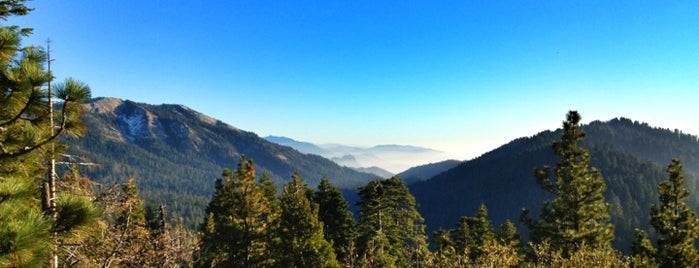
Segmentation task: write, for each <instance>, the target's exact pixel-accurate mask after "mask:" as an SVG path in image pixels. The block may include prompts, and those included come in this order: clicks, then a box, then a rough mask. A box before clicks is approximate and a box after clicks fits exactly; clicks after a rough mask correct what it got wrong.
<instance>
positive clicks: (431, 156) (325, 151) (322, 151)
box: [265, 136, 450, 175]
mask: <svg viewBox="0 0 699 268" xmlns="http://www.w3.org/2000/svg"><path fill="white" fill-rule="evenodd" d="M265 139H267V140H268V141H271V142H274V143H277V144H280V145H285V146H289V147H292V148H294V149H297V150H299V151H300V152H302V153H308V154H316V155H320V156H323V157H325V158H328V159H331V160H333V161H335V162H336V163H338V164H339V165H341V166H346V167H351V168H380V169H383V170H385V171H387V172H388V173H390V174H396V173H399V172H402V171H405V170H407V169H409V168H411V167H414V166H418V165H424V164H426V163H431V162H437V161H443V160H446V159H449V158H450V156H449V154H447V153H445V152H442V151H438V150H434V149H430V148H424V147H418V146H411V145H398V144H382V145H375V146H372V147H359V146H348V145H342V144H320V145H318V144H313V143H310V142H304V141H297V140H294V139H292V138H289V137H281V136H267V137H265ZM379 173H383V174H388V173H386V172H379ZM377 175H380V174H377Z"/></svg>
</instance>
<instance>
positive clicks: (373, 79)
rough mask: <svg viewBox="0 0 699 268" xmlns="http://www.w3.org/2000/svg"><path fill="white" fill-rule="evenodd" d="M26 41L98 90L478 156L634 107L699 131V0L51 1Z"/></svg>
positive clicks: (224, 115) (42, 0) (311, 132)
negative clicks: (566, 123)
mask: <svg viewBox="0 0 699 268" xmlns="http://www.w3.org/2000/svg"><path fill="white" fill-rule="evenodd" d="M30 6H33V7H35V8H36V10H35V11H34V12H32V13H31V14H30V15H29V16H26V17H23V18H13V19H10V20H9V21H7V22H4V23H11V24H20V25H22V26H25V27H33V28H35V32H34V35H33V36H32V37H31V38H28V39H26V40H25V44H26V45H29V44H34V45H43V44H44V43H45V40H47V39H49V38H50V39H51V40H52V41H53V42H52V51H53V54H52V56H53V58H55V62H54V65H53V68H54V70H55V74H56V76H57V77H58V78H59V79H62V78H65V77H66V76H72V77H75V78H77V79H79V80H82V81H84V82H86V83H88V84H89V85H90V86H91V88H92V90H93V96H95V97H97V96H111V97H118V98H123V99H130V100H134V101H138V102H146V103H151V104H160V103H176V104H184V105H187V106H189V107H191V108H193V109H196V110H198V111H201V112H203V113H205V114H208V115H210V116H213V117H215V118H217V119H220V120H222V121H224V122H227V123H229V124H232V125H234V126H236V127H238V128H241V129H244V130H248V131H252V132H255V133H257V134H259V135H261V136H265V135H270V134H271V135H283V136H288V137H291V138H294V139H297V140H303V141H310V142H315V143H343V144H352V145H367V146H369V145H375V144H388V143H393V144H410V145H417V146H425V147H431V148H435V149H440V150H444V151H448V152H451V153H453V154H455V155H456V156H458V157H459V158H462V159H466V158H471V157H474V156H477V155H479V154H481V153H484V152H485V151H487V150H490V149H493V148H495V147H496V146H498V145H500V144H503V143H505V142H507V141H510V140H512V139H514V138H517V137H521V136H530V135H533V134H536V133H537V132H539V131H541V130H544V129H554V128H557V127H560V125H561V122H562V121H563V119H564V117H565V114H566V112H567V111H568V110H570V109H576V110H578V111H579V112H580V113H581V114H582V116H583V120H584V121H585V122H589V121H591V120H609V119H612V118H614V117H619V116H624V117H628V118H631V119H634V120H638V121H643V122H647V123H649V124H651V125H653V126H658V127H665V128H671V129H674V128H678V129H680V130H683V131H684V132H688V133H693V134H699V105H697V102H698V101H699V2H697V1H589V0H585V1H558V2H557V1H516V2H507V1H463V0H461V1H410V0H409V1H259V0H254V1H135V0H133V1H131V0H127V1H94V0H70V1H57V0H35V1H33V2H30Z"/></svg>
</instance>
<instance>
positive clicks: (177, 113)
mask: <svg viewBox="0 0 699 268" xmlns="http://www.w3.org/2000/svg"><path fill="white" fill-rule="evenodd" d="M85 108H86V114H85V116H84V120H85V123H86V124H87V129H88V132H87V135H86V136H85V137H83V138H80V139H66V140H65V141H66V143H67V144H68V146H69V149H68V153H69V154H71V155H76V156H82V157H85V158H87V159H89V160H90V161H91V162H94V163H97V164H98V165H99V167H98V168H89V169H85V170H84V171H83V173H85V174H87V175H89V176H90V177H91V178H92V179H94V180H96V181H98V182H101V183H105V184H111V183H115V182H120V181H124V180H126V179H127V178H128V177H131V176H134V177H136V178H137V179H139V185H140V187H141V190H142V194H143V196H144V197H145V198H146V199H147V200H148V201H151V202H162V203H165V204H175V205H171V206H174V208H171V209H170V211H172V212H173V213H178V214H179V215H178V216H182V217H185V218H189V219H193V220H201V219H203V214H202V213H203V209H204V207H205V206H206V202H207V200H208V198H209V196H210V194H211V193H212V192H213V186H214V183H213V182H214V180H215V179H216V178H217V177H219V176H220V174H221V172H222V171H223V169H224V168H230V169H233V168H235V167H236V165H237V164H238V162H239V160H240V158H241V157H242V156H243V155H244V156H246V157H248V158H249V159H252V160H253V161H254V162H255V165H256V171H257V172H258V173H259V174H260V175H261V174H263V173H267V174H269V175H270V176H271V178H272V179H273V180H274V181H276V182H277V183H279V184H281V183H284V182H286V181H288V180H289V179H290V178H291V175H292V174H293V173H294V172H298V173H299V174H300V175H301V177H302V178H303V179H304V180H305V181H306V182H307V183H308V184H309V185H316V184H317V183H318V182H319V181H320V179H321V178H322V177H323V176H327V177H328V178H329V179H330V180H331V182H332V183H333V184H335V185H337V186H338V187H340V188H343V189H356V187H359V186H362V185H364V184H366V183H367V182H368V181H369V180H371V179H373V178H374V177H375V176H374V175H371V174H368V173H362V172H357V171H355V170H352V169H350V168H346V167H341V166H339V165H337V164H335V163H334V162H332V161H330V160H328V159H325V158H322V157H320V156H316V155H308V154H303V153H300V152H298V151H297V150H295V149H292V148H290V147H287V146H281V145H277V144H275V143H271V142H268V141H267V140H265V139H262V138H260V137H259V136H257V135H256V134H254V133H252V132H247V131H243V130H240V129H238V128H236V127H233V126H231V125H228V124H225V123H223V122H221V121H219V120H216V119H213V118H211V117H209V116H206V115H204V114H201V113H199V112H197V111H194V110H192V109H190V108H188V107H186V106H183V105H172V104H163V105H150V104H143V103H137V102H132V101H128V100H120V99H116V98H96V99H93V100H92V101H91V102H90V103H89V104H86V106H85ZM185 201H186V202H188V204H189V205H191V206H189V207H184V206H183V205H180V204H181V203H183V202H185Z"/></svg>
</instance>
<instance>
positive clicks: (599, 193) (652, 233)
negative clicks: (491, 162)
mask: <svg viewBox="0 0 699 268" xmlns="http://www.w3.org/2000/svg"><path fill="white" fill-rule="evenodd" d="M31 11H32V9H31V8H29V7H27V6H26V3H25V0H9V1H3V2H0V19H3V21H6V19H7V18H8V17H10V16H24V15H27V14H29V13H30V12H31ZM30 34H31V29H28V28H22V27H20V26H7V25H3V26H1V27H0V70H1V71H0V87H2V88H3V94H2V95H0V267H348V268H349V267H382V268H383V267H696V266H698V265H699V252H698V251H697V239H698V238H699V224H698V222H697V221H698V220H697V218H696V213H695V212H694V209H693V208H694V207H696V206H695V204H696V201H694V200H696V197H695V196H693V195H692V194H693V193H696V190H694V189H695V187H696V186H695V185H693V184H691V183H690V182H689V181H690V180H689V176H688V175H687V174H688V173H687V172H686V170H685V167H684V166H683V164H685V163H684V162H682V159H686V158H690V159H691V160H694V158H691V157H686V155H688V154H694V153H696V152H683V151H677V154H676V155H673V156H667V155H659V154H655V153H654V152H656V151H655V150H653V149H652V148H651V149H648V150H646V151H639V152H636V153H639V154H647V155H652V157H656V158H659V159H655V160H657V161H663V162H664V163H665V165H664V168H663V169H662V170H660V171H658V170H656V169H654V168H653V167H652V166H644V165H645V164H646V162H642V163H640V162H635V164H636V166H637V167H639V168H637V169H624V168H618V169H620V170H619V171H618V172H615V173H614V174H615V175H614V176H618V175H616V174H621V173H624V174H626V177H614V179H609V178H607V177H605V174H604V173H603V172H602V170H611V169H613V168H615V167H628V166H629V165H621V164H618V165H616V166H612V167H606V166H605V167H600V166H598V165H597V164H598V163H611V162H616V163H621V162H623V161H627V160H626V159H627V158H624V157H623V156H618V157H617V155H615V154H614V153H599V152H605V151H610V150H611V149H610V148H608V147H602V148H600V147H593V146H589V143H588V142H587V141H588V138H589V137H588V133H587V132H586V131H585V128H583V126H582V125H581V123H580V121H581V115H580V114H579V113H578V112H577V111H569V112H568V113H567V114H566V115H565V119H564V121H563V125H562V129H561V130H560V131H556V132H548V133H547V135H548V137H550V138H551V139H550V141H551V142H548V141H549V140H548V139H546V140H545V141H546V142H544V145H541V143H539V144H538V145H535V146H534V148H530V149H531V150H534V151H538V150H542V151H546V152H548V153H547V154H545V156H543V157H542V158H543V159H529V158H527V157H523V156H522V155H516V154H513V155H514V156H512V157H514V158H516V157H522V158H523V159H519V161H513V162H516V163H519V164H522V165H530V166H529V169H530V170H532V172H531V173H530V174H524V175H522V176H521V178H520V179H521V180H529V181H531V182H535V183H536V184H535V185H536V187H537V189H536V191H540V192H543V193H545V195H544V196H546V197H547V199H546V200H545V201H543V202H538V200H537V199H529V200H524V199H526V198H527V197H526V196H522V198H523V199H522V200H520V201H519V202H520V203H519V204H522V205H521V210H517V211H516V212H515V213H516V215H515V216H513V217H509V216H511V214H508V213H512V211H506V212H503V210H505V207H506V206H490V207H489V206H488V205H486V203H488V202H481V203H480V205H478V206H476V207H473V208H467V209H464V208H463V207H464V206H460V207H459V208H450V207H445V208H443V209H448V210H454V209H459V210H462V211H465V210H468V209H472V210H470V213H461V215H460V216H459V217H457V218H450V217H443V218H440V217H439V216H434V217H433V216H430V218H432V219H433V220H432V222H427V220H426V218H425V217H423V213H421V211H428V212H429V213H431V214H435V213H436V214H439V212H440V209H437V208H434V209H428V210H425V208H424V207H422V204H425V205H424V206H427V207H429V206H430V205H429V202H424V201H423V202H418V199H416V196H418V197H420V198H421V199H422V200H427V199H426V198H428V197H429V196H430V194H429V193H425V192H420V189H423V190H424V189H427V187H426V186H427V185H429V183H440V182H441V183H444V185H450V184H447V182H449V181H450V180H452V179H451V177H450V176H451V175H454V174H456V173H458V172H459V170H462V169H468V164H460V165H458V166H457V167H455V168H453V169H450V170H449V171H447V172H445V173H441V175H438V176H436V177H435V178H433V179H424V180H423V179H420V182H417V183H415V184H411V185H409V184H408V183H406V182H405V181H404V180H402V179H401V178H398V177H391V178H385V179H374V180H369V181H367V182H362V184H361V185H359V187H357V188H356V191H355V192H354V195H352V200H350V201H348V199H346V198H347V196H348V195H345V194H343V192H345V191H346V190H347V188H348V187H349V188H351V187H354V186H355V185H356V184H357V183H358V181H360V180H359V179H357V180H356V181H355V180H352V181H345V182H344V183H346V184H343V185H342V188H340V187H338V185H336V184H335V183H333V182H332V181H333V178H331V177H328V176H318V177H313V178H308V177H304V176H307V175H306V174H302V173H301V172H292V173H291V175H290V176H289V177H288V178H279V175H278V174H272V173H270V171H269V170H266V169H265V170H258V169H259V168H258V164H257V162H256V161H260V162H272V161H273V159H272V158H273V157H266V156H262V155H261V157H260V158H261V159H259V160H258V159H255V157H254V156H245V155H240V156H238V158H237V160H238V161H237V162H236V163H228V165H234V166H235V167H234V168H232V169H228V168H224V169H221V170H217V171H216V172H218V175H217V176H216V177H217V178H216V179H215V180H214V181H213V182H212V183H211V184H212V185H210V186H211V187H212V189H213V191H212V193H211V194H210V195H208V196H206V197H202V195H198V194H201V193H197V194H194V193H189V195H183V196H186V197H187V198H191V199H193V200H187V198H183V199H180V202H181V203H180V204H174V203H170V202H168V201H170V200H174V199H178V198H179V195H177V194H178V193H177V192H176V191H172V192H170V193H169V194H171V195H173V196H172V197H170V198H160V199H158V198H155V199H151V200H149V201H145V200H144V199H143V194H142V193H141V189H140V186H139V181H138V180H136V179H135V178H134V177H126V176H125V177H124V178H122V179H114V178H112V179H110V180H101V179H100V178H99V177H97V176H99V174H97V175H94V174H93V175H92V176H87V175H85V174H83V173H82V171H83V170H84V169H85V165H89V163H85V162H82V161H80V160H76V158H74V157H71V156H70V155H67V154H66V151H67V150H68V148H67V145H66V144H65V143H63V142H62V139H66V138H70V139H80V138H81V137H83V136H84V135H85V133H86V131H89V129H88V128H87V126H86V124H85V122H84V120H83V118H84V117H83V114H84V113H85V109H86V107H87V106H85V105H84V104H86V103H88V102H89V101H90V99H91V93H90V88H89V86H88V85H87V84H86V83H83V82H81V81H79V80H77V79H73V78H68V79H65V80H64V81H59V82H54V81H53V75H52V73H51V71H50V63H51V58H50V48H49V47H47V48H43V47H39V46H23V45H22V43H21V41H22V38H23V37H26V36H28V35H30ZM615 123H617V124H627V123H628V122H625V121H619V122H615ZM249 137H250V139H255V137H253V136H249ZM598 137H599V136H598ZM678 137H684V136H682V135H678ZM695 140H696V139H695ZM522 141H524V140H520V141H515V143H518V142H519V143H522V144H523V142H522ZM636 142H638V143H639V145H638V146H635V147H633V148H634V149H633V150H638V149H636V148H640V147H643V146H644V143H643V141H636ZM527 144H535V143H527ZM192 146H206V145H205V144H193V145H192ZM241 146H244V145H241ZM610 146H611V145H610ZM498 153H501V154H504V153H505V152H494V154H492V155H490V156H489V157H494V156H496V155H497V154H498ZM508 155H510V154H509V153H508ZM236 156H237V155H236ZM598 156H604V157H606V158H611V159H612V160H605V161H600V160H599V159H595V157H598ZM615 157H616V158H615ZM694 157H696V156H694ZM192 158H196V157H195V156H192ZM525 158H526V159H525ZM298 159H302V160H303V159H306V158H298ZM180 160H181V161H185V160H186V159H180ZM287 160H289V159H287ZM293 160H294V159H291V160H289V162H290V163H292V166H291V167H285V168H286V169H287V170H290V171H291V170H304V171H308V170H315V171H317V172H318V173H322V171H318V170H317V169H316V168H314V167H309V166H308V162H302V161H301V160H299V163H298V166H296V167H294V166H293V164H294V162H293ZM103 161H107V160H106V159H103ZM303 161H306V160H303ZM322 161H325V160H322ZM323 163H326V162H323ZM548 163H551V164H548ZM596 163H597V164H596ZM218 164H220V163H216V165H218ZM697 164H698V163H688V164H687V166H688V168H690V169H694V168H696V166H697ZM56 165H62V166H64V167H67V168H63V169H60V171H57V170H59V169H57V168H56ZM216 165H211V166H208V167H211V168H214V167H216ZM111 167H112V168H114V169H119V166H111ZM326 168H327V169H326V170H335V171H337V170H339V171H337V172H341V173H342V172H347V173H350V171H347V170H345V169H341V168H339V167H335V166H331V165H328V167H326ZM508 168H512V167H508V166H506V165H503V166H498V167H494V168H493V169H492V170H500V172H504V171H503V170H506V169H508ZM644 169H647V170H644ZM127 171H128V170H127ZM183 172H185V173H186V171H183ZM173 174H174V175H176V173H173ZM493 174H495V175H497V172H494V171H493ZM649 174H650V175H649ZM134 175H135V174H134ZM184 175H186V176H193V175H194V173H189V174H183V176H184ZM350 175H351V177H352V178H360V177H361V176H360V175H361V174H358V173H351V174H350ZM480 175H482V176H485V177H487V176H493V175H492V174H480ZM641 176H652V177H653V178H649V179H648V180H650V181H652V182H654V185H653V187H646V188H642V189H633V190H628V189H627V192H626V193H617V194H615V195H613V198H614V200H610V199H609V198H608V196H609V195H608V194H607V192H608V190H609V189H611V188H613V189H619V187H617V185H615V184H617V183H619V180H621V179H622V178H624V179H629V178H635V179H639V178H638V177H641ZM309 182H312V183H309ZM420 185H422V186H425V187H420ZM452 186H453V185H452ZM641 186H643V185H641ZM150 187H153V186H152V185H151V186H150ZM190 187H191V188H192V191H200V190H201V189H197V185H191V186H190ZM503 187H516V185H515V186H512V185H510V186H508V185H505V186H503ZM501 188H502V187H501ZM476 190H480V191H481V195H486V194H487V193H486V192H488V189H485V188H483V189H476ZM521 190H522V191H525V190H527V189H521ZM413 193H417V194H416V195H413ZM432 194H434V195H441V196H453V195H451V194H453V193H449V192H448V191H446V190H445V191H443V192H438V193H432ZM488 194H489V195H495V196H497V193H488ZM525 194H526V193H525ZM624 194H625V195H624ZM629 195H644V199H643V200H645V201H648V202H650V205H649V206H648V207H645V204H646V203H643V204H639V203H633V202H632V201H631V198H630V197H628V196H629ZM620 196H621V197H624V196H626V197H627V198H626V199H624V200H621V199H620ZM435 198H437V197H435ZM446 198H449V197H446ZM530 198H531V197H530ZM486 199H487V198H481V199H480V200H486ZM616 199H619V200H616ZM156 200H157V201H160V202H157V201H156ZM645 201H644V202H645ZM191 202H194V203H196V202H200V203H203V204H204V207H205V208H203V209H202V211H201V213H199V214H194V213H189V214H184V213H182V209H183V208H182V206H186V204H189V203H191ZM454 203H455V204H456V203H458V202H454ZM489 203H492V202H489ZM434 204H439V203H436V202H435V203H434ZM442 204H444V203H442ZM619 204H621V205H619ZM619 206H635V208H634V209H635V210H633V211H635V212H636V213H638V214H642V215H643V216H641V215H627V216H628V217H632V216H634V217H635V219H640V220H637V221H620V220H618V219H619V218H618V215H619V213H621V212H620V211H621V209H620V208H619ZM173 210H175V211H178V212H177V213H180V214H179V215H180V217H182V216H181V215H187V216H190V217H195V216H199V217H200V219H198V220H197V221H196V224H187V223H185V222H184V220H173V217H172V216H171V215H170V214H172V212H171V211H173ZM624 211H626V210H624ZM425 214H427V213H425ZM444 215H446V213H444ZM493 215H498V219H497V220H493ZM432 223H435V224H434V226H430V224H432ZM619 230H623V231H622V232H620V231H619ZM627 233H632V234H627ZM621 236H623V239H627V240H628V241H627V243H625V244H624V243H617V242H615V241H619V238H620V237H621ZM622 241H623V240H622Z"/></svg>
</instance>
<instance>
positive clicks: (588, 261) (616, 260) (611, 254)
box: [522, 240, 630, 268]
mask: <svg viewBox="0 0 699 268" xmlns="http://www.w3.org/2000/svg"><path fill="white" fill-rule="evenodd" d="M530 246H531V248H532V251H533V254H534V256H535V261H534V262H528V263H525V264H523V265H522V267H536V268H539V267H541V268H547V267H610V268H622V267H630V263H629V259H628V258H626V257H624V256H622V255H621V253H619V252H618V251H616V250H614V249H612V248H611V247H603V248H597V247H592V246H589V245H587V244H586V243H583V244H581V245H579V246H578V249H577V250H576V251H574V252H571V253H570V254H569V256H563V254H562V252H561V250H555V249H553V248H552V247H551V244H550V243H549V242H548V241H547V240H545V241H542V242H541V243H536V244H535V243H530Z"/></svg>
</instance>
